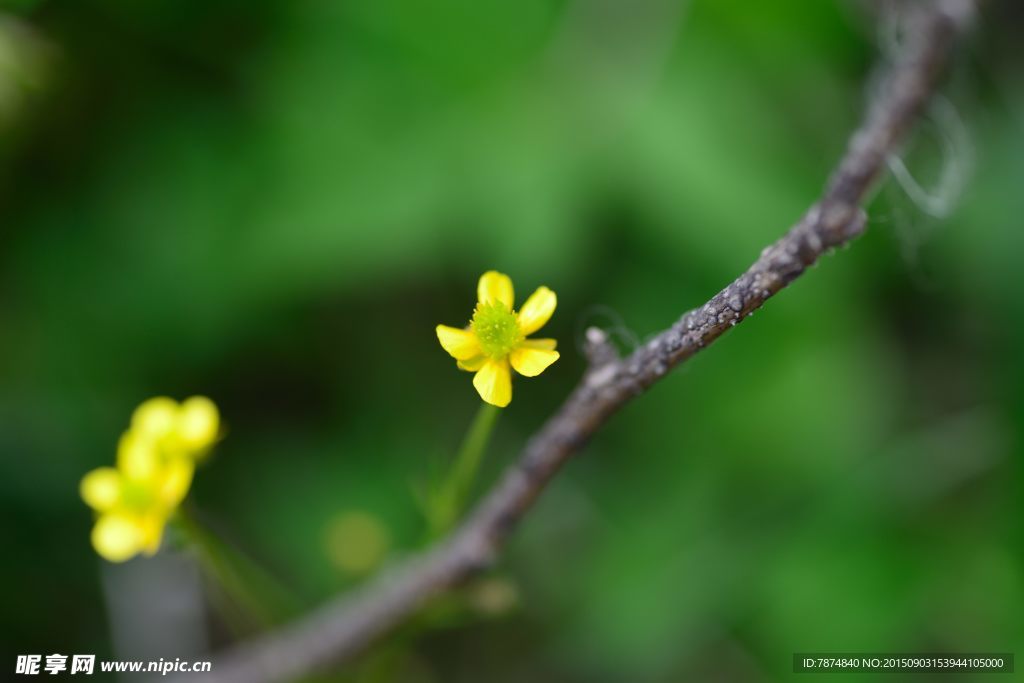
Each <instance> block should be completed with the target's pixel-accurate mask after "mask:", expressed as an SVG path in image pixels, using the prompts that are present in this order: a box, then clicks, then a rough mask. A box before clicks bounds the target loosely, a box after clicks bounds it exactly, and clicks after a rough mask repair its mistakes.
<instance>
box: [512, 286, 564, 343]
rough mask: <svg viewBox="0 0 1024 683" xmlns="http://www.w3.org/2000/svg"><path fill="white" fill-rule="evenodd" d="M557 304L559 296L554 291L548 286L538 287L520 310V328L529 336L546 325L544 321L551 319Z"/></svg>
mask: <svg viewBox="0 0 1024 683" xmlns="http://www.w3.org/2000/svg"><path fill="white" fill-rule="evenodd" d="M557 304H558V297H556V296H555V293H554V292H552V291H551V290H550V289H548V288H547V287H538V288H537V291H536V292H534V293H533V294H531V295H530V298H529V299H527V300H526V303H525V304H523V308H522V310H520V311H519V328H520V329H521V330H522V331H523V334H524V335H526V336H529V335H531V334H533V333H534V332H536V331H537V330H539V329H540V328H542V327H544V323H546V322H547V321H548V320H550V319H551V314H552V313H554V312H555V306H556V305H557Z"/></svg>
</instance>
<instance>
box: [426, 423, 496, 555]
mask: <svg viewBox="0 0 1024 683" xmlns="http://www.w3.org/2000/svg"><path fill="white" fill-rule="evenodd" d="M500 413H501V408H498V407H497V406H492V405H491V404H489V403H482V404H481V405H480V409H479V410H478V411H477V413H476V417H474V418H473V422H472V423H471V424H470V426H469V431H468V432H466V436H465V437H464V438H463V440H462V445H461V446H460V447H459V451H458V453H457V454H456V456H455V460H454V461H453V462H452V466H451V469H450V470H449V471H448V476H447V477H446V478H445V480H444V482H443V483H442V484H441V486H440V488H439V490H438V492H437V495H436V497H435V498H434V500H433V501H432V504H431V510H430V513H429V516H430V520H429V521H430V527H431V528H430V531H431V535H432V536H434V537H436V536H440V535H442V534H444V533H445V532H447V531H448V530H449V529H451V527H452V525H453V524H454V523H455V522H456V520H458V518H459V515H460V514H461V513H462V511H463V509H464V508H465V505H466V501H467V499H468V498H469V494H470V492H471V491H472V489H473V483H474V482H475V481H476V475H477V472H478V471H479V469H480V463H481V462H482V461H483V456H484V453H485V452H486V450H487V444H488V442H489V441H490V439H491V432H493V431H494V425H495V423H496V422H497V420H498V415H499V414H500Z"/></svg>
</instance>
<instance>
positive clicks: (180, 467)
mask: <svg viewBox="0 0 1024 683" xmlns="http://www.w3.org/2000/svg"><path fill="white" fill-rule="evenodd" d="M193 472H195V465H194V464H193V461H192V459H191V458H189V457H183V456H178V457H173V458H171V459H170V460H168V462H167V464H166V466H165V467H164V469H163V472H162V473H161V480H160V482H159V486H158V488H157V496H158V497H159V499H160V501H161V502H162V503H163V504H164V505H165V506H167V508H168V509H173V508H175V507H177V506H178V504H179V503H181V501H183V500H184V499H185V496H186V495H187V494H188V489H189V486H191V485H192V474H193Z"/></svg>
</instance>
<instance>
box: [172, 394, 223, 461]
mask: <svg viewBox="0 0 1024 683" xmlns="http://www.w3.org/2000/svg"><path fill="white" fill-rule="evenodd" d="M219 429H220V414H219V413H218V412H217V406H216V405H215V404H214V403H213V401H211V400H210V399H208V398H206V397H205V396H193V397H192V398H190V399H187V400H186V401H185V402H184V403H182V404H181V409H180V410H179V412H178V438H179V439H180V441H181V444H182V445H183V446H184V447H185V448H187V449H189V450H191V451H193V452H198V451H203V450H205V449H207V448H209V447H210V446H211V445H213V442H214V441H216V440H217V431H218V430H219Z"/></svg>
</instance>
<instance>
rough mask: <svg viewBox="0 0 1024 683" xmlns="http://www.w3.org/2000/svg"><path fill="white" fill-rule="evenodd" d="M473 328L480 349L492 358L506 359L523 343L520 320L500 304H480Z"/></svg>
mask: <svg viewBox="0 0 1024 683" xmlns="http://www.w3.org/2000/svg"><path fill="white" fill-rule="evenodd" d="M471 326H472V329H473V334H475V335H476V338H477V341H479V342H480V348H481V349H483V352H484V353H485V354H487V355H488V356H490V357H491V358H495V359H500V358H504V357H505V356H507V355H508V354H509V353H511V352H512V349H514V348H516V347H517V346H518V345H519V342H521V341H523V332H522V330H520V329H519V319H518V318H517V317H516V314H515V313H513V312H512V311H510V310H509V308H508V307H507V306H506V305H505V304H503V303H500V302H495V303H491V304H479V305H478V306H477V307H476V310H475V311H473V322H472V324H471Z"/></svg>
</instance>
